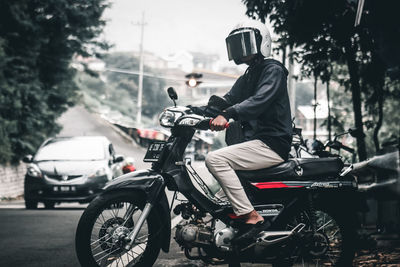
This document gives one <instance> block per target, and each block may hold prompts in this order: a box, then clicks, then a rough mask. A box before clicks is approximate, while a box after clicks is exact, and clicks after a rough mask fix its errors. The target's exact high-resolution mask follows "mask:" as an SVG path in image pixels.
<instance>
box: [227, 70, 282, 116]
mask: <svg viewBox="0 0 400 267" xmlns="http://www.w3.org/2000/svg"><path fill="white" fill-rule="evenodd" d="M261 77H263V78H262V80H261V82H260V84H259V85H258V86H257V90H256V93H255V95H253V96H251V97H249V98H247V99H246V100H244V101H242V102H240V103H237V104H235V105H233V106H232V107H230V108H228V109H227V110H226V111H225V112H223V114H222V115H223V116H224V117H225V118H226V119H229V118H234V119H241V120H252V119H254V118H256V117H258V116H259V115H260V114H261V113H262V112H263V111H264V110H265V109H267V108H268V106H269V105H270V104H271V102H272V101H274V99H275V98H276V97H277V96H278V95H279V90H285V88H282V87H284V84H285V80H286V74H285V73H284V70H283V69H282V68H281V67H279V66H274V65H273V66H271V67H269V68H267V69H266V70H264V71H263V73H262V76H261Z"/></svg>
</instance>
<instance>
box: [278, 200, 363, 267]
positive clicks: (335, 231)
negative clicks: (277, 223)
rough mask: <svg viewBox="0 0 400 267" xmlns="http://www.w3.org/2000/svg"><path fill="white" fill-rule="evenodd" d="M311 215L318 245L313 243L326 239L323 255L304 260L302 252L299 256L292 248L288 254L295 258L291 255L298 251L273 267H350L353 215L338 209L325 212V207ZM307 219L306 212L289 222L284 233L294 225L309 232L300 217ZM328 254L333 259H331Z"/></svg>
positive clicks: (354, 237)
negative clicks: (313, 218) (313, 215)
mask: <svg viewBox="0 0 400 267" xmlns="http://www.w3.org/2000/svg"><path fill="white" fill-rule="evenodd" d="M315 212H316V217H317V220H316V221H317V225H316V229H317V231H316V232H317V233H318V235H317V237H318V241H314V242H321V240H323V239H324V238H326V241H327V243H328V244H327V246H326V248H327V251H326V252H325V253H321V255H320V256H313V255H306V256H304V252H300V251H299V250H301V248H299V247H298V246H297V247H294V248H293V249H292V251H293V254H295V253H294V251H296V250H298V251H299V254H297V255H292V258H291V259H279V260H278V261H277V262H275V263H274V264H273V267H289V266H303V265H302V264H304V263H306V266H325V265H324V263H326V264H327V265H329V266H337V267H339V266H340V267H341V266H352V262H353V259H354V254H355V250H354V247H355V244H354V242H355V240H356V227H355V223H354V222H355V215H354V214H352V213H351V212H345V211H344V208H343V210H341V209H339V208H335V207H330V208H329V207H325V206H321V207H316V209H315ZM307 216H309V212H308V211H305V210H303V211H300V212H299V213H298V214H297V215H296V216H293V217H292V218H291V219H290V220H289V222H288V227H287V229H286V230H290V229H291V228H293V227H292V225H294V224H297V223H305V224H306V228H305V229H307V228H308V229H310V228H309V226H310V224H309V223H307V222H309V217H308V218H305V219H304V217H307ZM299 218H303V221H302V220H301V219H300V220H299ZM324 225H325V226H324ZM289 226H290V227H289ZM321 243H323V242H321ZM318 249H321V248H317V249H316V250H318ZM338 250H339V251H340V253H339V254H338V253H337V251H338ZM313 253H316V252H313ZM331 253H332V254H333V255H331ZM310 254H311V252H310ZM337 254H338V255H337ZM327 255H329V256H327ZM331 256H332V257H331ZM296 257H297V258H296ZM294 258H295V259H294ZM332 258H333V259H332Z"/></svg>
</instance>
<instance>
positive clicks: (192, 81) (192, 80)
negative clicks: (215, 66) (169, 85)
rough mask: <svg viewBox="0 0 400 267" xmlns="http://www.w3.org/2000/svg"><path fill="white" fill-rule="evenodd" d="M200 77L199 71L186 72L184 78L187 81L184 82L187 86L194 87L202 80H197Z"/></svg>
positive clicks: (201, 75)
mask: <svg viewBox="0 0 400 267" xmlns="http://www.w3.org/2000/svg"><path fill="white" fill-rule="evenodd" d="M202 77H203V74H201V73H195V72H192V73H189V74H186V75H185V78H186V79H187V81H186V82H185V83H186V85H187V86H189V87H191V88H194V87H196V86H198V85H199V84H201V83H202V81H200V80H199V79H201V78H202Z"/></svg>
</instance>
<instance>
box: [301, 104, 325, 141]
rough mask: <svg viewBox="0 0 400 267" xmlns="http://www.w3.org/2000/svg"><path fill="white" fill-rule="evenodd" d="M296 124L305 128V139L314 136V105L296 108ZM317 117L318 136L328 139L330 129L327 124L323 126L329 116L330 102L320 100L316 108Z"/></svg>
mask: <svg viewBox="0 0 400 267" xmlns="http://www.w3.org/2000/svg"><path fill="white" fill-rule="evenodd" d="M295 116H296V120H295V123H296V126H297V127H300V128H302V129H303V131H302V134H303V138H304V139H313V138H314V107H313V106H312V105H304V106H298V107H297V110H296V115H295ZM316 118H317V138H318V139H319V140H327V139H328V130H327V128H326V126H321V125H322V124H323V123H324V122H325V121H326V120H327V118H328V103H327V102H326V101H319V103H318V105H317V108H316Z"/></svg>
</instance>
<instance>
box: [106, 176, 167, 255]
mask: <svg viewBox="0 0 400 267" xmlns="http://www.w3.org/2000/svg"><path fill="white" fill-rule="evenodd" d="M164 189H165V180H164V178H163V177H162V176H161V175H160V174H159V173H156V172H154V171H152V170H142V171H134V172H130V173H127V174H124V175H122V176H119V177H118V178H116V179H114V180H112V181H110V182H109V183H107V185H106V186H105V187H104V188H103V192H102V193H103V194H104V193H107V192H111V191H115V190H131V191H133V192H135V191H136V192H138V191H139V192H141V193H143V195H144V196H145V197H146V202H147V203H151V204H152V205H153V208H154V209H155V210H156V211H157V213H158V214H159V218H160V220H161V222H160V223H161V225H160V226H161V227H164V229H165V230H163V231H161V235H162V243H161V248H162V250H163V251H164V252H168V251H169V245H170V239H171V215H170V210H169V204H168V199H167V196H166V194H165V190H164Z"/></svg>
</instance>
